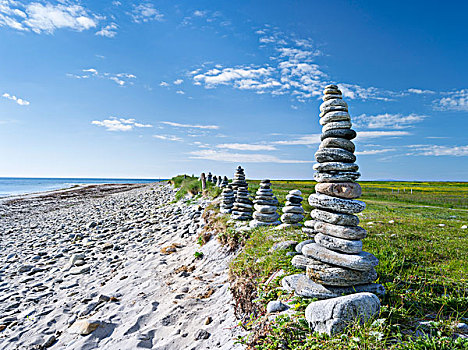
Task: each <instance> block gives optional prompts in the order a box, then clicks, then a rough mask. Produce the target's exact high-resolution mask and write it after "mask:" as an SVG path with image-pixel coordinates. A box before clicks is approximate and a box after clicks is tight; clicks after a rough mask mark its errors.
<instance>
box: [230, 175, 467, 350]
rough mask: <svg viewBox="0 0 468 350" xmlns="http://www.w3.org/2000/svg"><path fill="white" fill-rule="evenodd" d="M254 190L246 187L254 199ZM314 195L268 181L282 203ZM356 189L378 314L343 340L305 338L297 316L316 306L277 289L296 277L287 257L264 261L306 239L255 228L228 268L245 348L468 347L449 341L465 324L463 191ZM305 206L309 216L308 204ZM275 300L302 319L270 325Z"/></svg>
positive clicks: (400, 185)
mask: <svg viewBox="0 0 468 350" xmlns="http://www.w3.org/2000/svg"><path fill="white" fill-rule="evenodd" d="M258 183H259V181H249V185H250V186H249V187H250V188H249V189H250V191H251V193H252V194H253V193H254V192H255V190H256V189H257V188H258ZM314 185H315V182H313V181H273V182H272V189H273V192H274V193H275V195H276V196H277V197H278V199H279V201H280V202H281V203H284V200H285V196H286V194H287V192H288V191H289V190H291V189H300V190H301V191H302V192H303V195H304V198H305V199H306V198H307V197H308V195H309V194H310V193H313V192H314ZM361 186H362V187H363V197H362V198H361V199H362V200H363V201H365V202H366V204H367V208H366V210H365V211H364V212H363V213H361V214H360V215H359V217H360V220H361V224H360V225H361V226H362V227H364V228H366V230H367V231H368V237H367V238H366V239H365V240H364V241H363V242H364V250H365V251H368V252H371V253H373V254H374V255H375V256H376V257H378V258H379V261H380V263H379V265H378V267H377V272H378V274H379V280H378V282H379V283H382V284H383V285H384V286H385V288H386V290H387V294H386V295H385V296H384V297H383V298H382V299H381V303H382V309H381V314H380V315H379V316H378V317H377V318H376V319H375V320H372V322H369V323H368V324H366V325H364V326H359V325H353V326H352V327H350V328H349V329H348V330H347V331H346V332H345V333H343V334H341V335H337V336H334V337H328V336H325V335H317V334H311V333H310V330H309V328H308V326H307V324H306V322H305V320H304V318H303V311H304V309H305V307H306V306H307V305H308V303H310V302H311V301H312V300H310V299H305V298H295V297H294V296H293V295H289V294H287V293H286V294H285V292H283V291H281V290H280V289H279V288H278V287H279V286H280V280H281V278H280V275H281V274H282V273H285V274H292V273H297V270H295V269H294V268H293V267H292V266H291V265H290V260H291V259H292V257H291V256H286V252H285V251H275V252H271V251H270V248H271V247H272V246H273V244H274V243H275V242H277V241H281V240H290V239H293V240H297V241H300V240H303V239H306V238H307V237H305V236H304V235H302V233H301V232H300V231H299V230H284V231H276V230H271V229H265V228H259V229H255V230H253V231H251V232H250V236H249V237H246V238H245V239H244V240H243V244H244V245H243V248H242V249H241V251H240V253H239V254H238V255H237V256H236V258H235V259H234V260H233V261H232V263H231V266H230V273H231V277H232V280H233V281H234V283H233V292H234V295H235V296H236V297H237V299H238V306H239V307H240V308H242V307H244V310H240V311H241V313H242V314H243V316H244V318H243V324H244V326H245V327H246V328H247V329H249V330H251V334H250V336H248V337H246V338H244V339H242V340H241V342H243V343H245V344H248V345H249V346H250V348H251V349H258V350H266V349H339V348H342V349H468V340H466V339H465V340H463V339H461V338H456V337H455V336H454V333H456V332H455V326H456V324H457V323H458V322H466V323H468V279H467V278H468V229H462V226H463V225H468V197H467V194H468V184H467V183H415V182H412V183H408V182H388V183H387V182H361ZM411 188H412V189H413V193H412V194H411ZM392 189H393V190H394V192H393V193H392V191H391V190H392ZM403 189H404V191H403ZM398 190H399V191H398ZM303 204H304V208H305V209H306V211H307V212H310V210H311V208H310V206H309V205H308V203H307V200H304V202H303ZM281 205H283V204H281ZM306 219H307V218H306ZM277 298H279V299H282V300H289V301H290V302H293V304H294V305H295V309H296V311H298V312H297V313H292V314H290V315H287V316H280V317H277V318H276V319H274V320H272V319H271V318H268V317H267V316H266V315H265V306H266V304H267V303H268V301H270V300H274V299H277ZM249 302H250V304H249Z"/></svg>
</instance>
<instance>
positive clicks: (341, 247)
mask: <svg viewBox="0 0 468 350" xmlns="http://www.w3.org/2000/svg"><path fill="white" fill-rule="evenodd" d="M314 239H315V243H317V244H319V245H321V246H322V247H325V248H328V249H330V250H334V251H336V252H340V253H345V254H359V253H360V252H361V251H362V241H360V240H355V241H352V240H349V239H343V238H337V237H333V236H329V235H324V234H323V233H320V232H319V233H317V234H316V235H315V237H314Z"/></svg>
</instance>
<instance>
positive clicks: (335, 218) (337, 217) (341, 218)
mask: <svg viewBox="0 0 468 350" xmlns="http://www.w3.org/2000/svg"><path fill="white" fill-rule="evenodd" d="M310 217H311V218H312V219H315V220H318V221H324V222H327V223H329V224H334V225H343V226H357V225H359V218H358V217H357V216H356V215H349V214H340V213H331V212H329V211H325V210H320V209H314V210H312V211H311V212H310Z"/></svg>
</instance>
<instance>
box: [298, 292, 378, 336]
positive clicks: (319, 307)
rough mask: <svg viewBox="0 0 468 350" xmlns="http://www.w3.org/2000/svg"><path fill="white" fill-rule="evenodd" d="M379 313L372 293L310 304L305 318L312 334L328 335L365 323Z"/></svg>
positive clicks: (376, 299)
mask: <svg viewBox="0 0 468 350" xmlns="http://www.w3.org/2000/svg"><path fill="white" fill-rule="evenodd" d="M379 312H380V301H379V298H377V296H375V295H374V294H372V293H357V294H352V295H347V296H343V297H338V298H334V299H329V300H321V301H316V302H313V303H310V304H309V306H307V308H306V310H305V318H306V320H307V322H308V323H309V326H310V328H311V330H312V331H313V332H318V333H326V334H329V335H333V334H337V333H341V332H343V331H344V330H345V329H346V328H347V327H348V326H351V325H352V324H354V323H355V322H359V323H360V324H363V323H365V322H366V321H368V320H369V319H371V318H372V317H374V316H375V315H377V314H379Z"/></svg>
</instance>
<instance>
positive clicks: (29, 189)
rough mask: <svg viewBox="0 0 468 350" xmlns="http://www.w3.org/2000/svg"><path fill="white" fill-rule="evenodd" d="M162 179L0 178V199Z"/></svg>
mask: <svg viewBox="0 0 468 350" xmlns="http://www.w3.org/2000/svg"><path fill="white" fill-rule="evenodd" d="M156 181H164V179H84V178H26V177H0V198H2V197H9V196H17V195H22V194H29V193H37V192H45V191H53V190H59V189H65V188H70V187H74V186H77V185H87V184H92V185H95V184H129V183H130V184H136V183H150V182H156Z"/></svg>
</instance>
